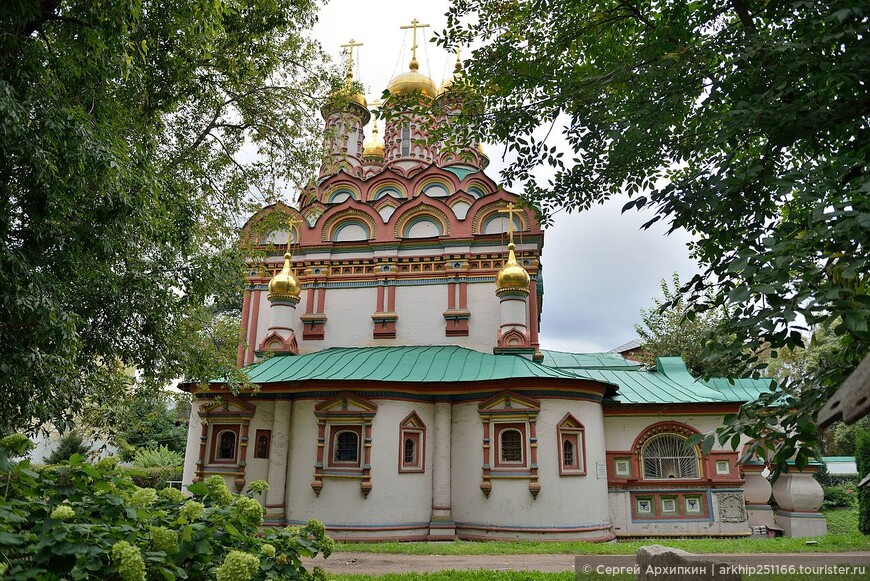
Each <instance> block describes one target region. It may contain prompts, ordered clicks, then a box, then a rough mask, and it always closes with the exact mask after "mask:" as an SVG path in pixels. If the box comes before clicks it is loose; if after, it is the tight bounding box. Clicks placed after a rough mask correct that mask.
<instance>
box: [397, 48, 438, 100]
mask: <svg viewBox="0 0 870 581" xmlns="http://www.w3.org/2000/svg"><path fill="white" fill-rule="evenodd" d="M419 68H420V65H419V64H418V63H417V59H415V58H412V59H411V64H410V69H411V70H410V71H407V72H405V73H402V74H401V75H399V76H398V77H396V78H395V79H393V80H392V81H390V83H389V84H388V85H387V90H388V91H389V92H390V93H391V94H393V95H407V94H408V93H413V92H415V91H417V92H420V93H422V94H423V95H425V96H427V97H429V98H433V99H434V98H435V97H436V96H437V95H438V89H437V87H436V86H435V82H434V81H433V80H432V79H430V78H429V77H427V76H426V75H424V74H423V73H420V72H418V69H419Z"/></svg>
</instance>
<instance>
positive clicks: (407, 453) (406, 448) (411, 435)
mask: <svg viewBox="0 0 870 581" xmlns="http://www.w3.org/2000/svg"><path fill="white" fill-rule="evenodd" d="M399 434H400V437H399V444H400V445H399V472H423V471H425V470H426V466H425V464H426V439H425V438H426V424H424V423H423V420H422V419H420V416H418V415H417V412H411V413H410V414H408V415H407V417H406V418H405V419H404V420H402V422H401V423H400V424H399Z"/></svg>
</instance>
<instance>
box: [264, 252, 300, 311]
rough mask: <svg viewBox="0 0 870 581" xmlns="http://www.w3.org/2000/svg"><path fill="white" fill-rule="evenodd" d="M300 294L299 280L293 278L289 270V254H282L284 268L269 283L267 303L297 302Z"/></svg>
mask: <svg viewBox="0 0 870 581" xmlns="http://www.w3.org/2000/svg"><path fill="white" fill-rule="evenodd" d="M301 292H302V286H301V285H300V284H299V280H298V279H297V278H296V277H295V276H293V271H292V270H291V269H290V253H289V252H287V253H285V254H284V268H282V269H281V272H279V273H278V274H276V275H275V276H274V277H273V278H272V280H270V281H269V295H268V297H267V298H268V299H269V301H275V300H282V299H283V300H285V301H286V300H289V301H293V300H296V301H298V300H299V294H300V293H301Z"/></svg>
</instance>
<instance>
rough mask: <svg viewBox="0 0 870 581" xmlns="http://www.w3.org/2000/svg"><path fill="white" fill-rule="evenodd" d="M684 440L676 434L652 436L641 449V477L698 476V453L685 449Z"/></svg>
mask: <svg viewBox="0 0 870 581" xmlns="http://www.w3.org/2000/svg"><path fill="white" fill-rule="evenodd" d="M685 443H686V440H685V438H682V437H680V436H677V435H676V434H660V435H658V436H653V437H652V438H650V439H649V440H647V442H646V443H645V444H644V446H643V449H642V450H641V453H640V454H641V460H642V464H643V477H644V478H645V479H649V480H664V479H668V478H700V469H699V466H698V455H697V453H696V452H695V450H694V449H693V448H690V449H688V450H687V449H686V447H685Z"/></svg>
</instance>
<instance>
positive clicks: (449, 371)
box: [246, 345, 577, 384]
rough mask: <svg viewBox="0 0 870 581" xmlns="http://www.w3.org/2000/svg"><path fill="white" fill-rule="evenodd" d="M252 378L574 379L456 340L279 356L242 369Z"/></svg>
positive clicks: (260, 380)
mask: <svg viewBox="0 0 870 581" xmlns="http://www.w3.org/2000/svg"><path fill="white" fill-rule="evenodd" d="M246 371H247V373H248V377H250V379H251V381H252V382H253V383H259V384H267V383H280V382H285V381H316V380H341V381H354V380H356V381H397V382H413V383H435V382H461V381H491V380H499V379H513V378H520V379H577V376H575V375H574V374H572V373H569V372H566V371H560V370H558V369H553V368H550V367H545V366H543V365H539V364H537V363H535V362H534V361H530V360H528V359H526V358H524V357H517V356H514V355H493V354H491V353H483V352H480V351H473V350H471V349H466V348H464V347H458V346H455V345H441V346H418V347H332V348H330V349H324V350H323V351H317V352H315V353H308V354H306V355H297V356H280V357H272V358H270V359H266V360H265V361H262V362H260V363H255V364H254V365H251V366H250V367H248V368H247V369H246Z"/></svg>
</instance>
